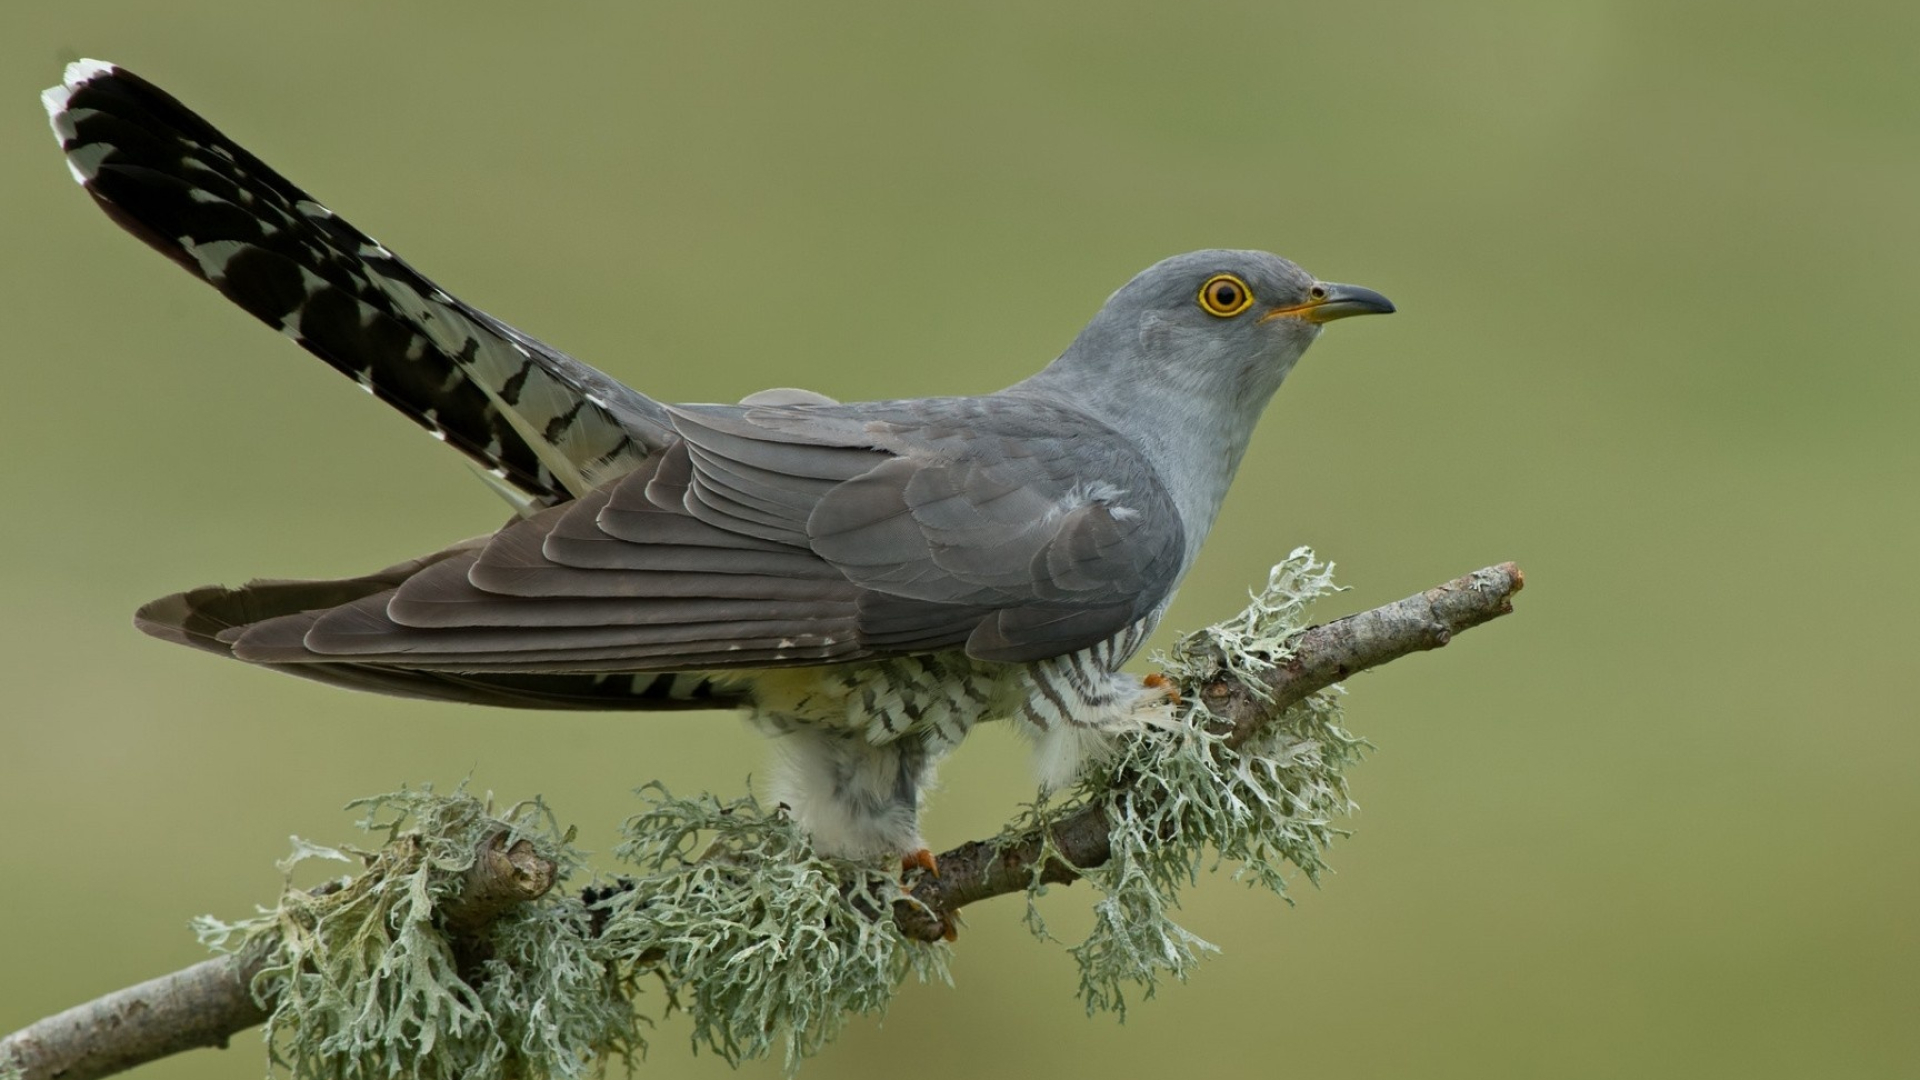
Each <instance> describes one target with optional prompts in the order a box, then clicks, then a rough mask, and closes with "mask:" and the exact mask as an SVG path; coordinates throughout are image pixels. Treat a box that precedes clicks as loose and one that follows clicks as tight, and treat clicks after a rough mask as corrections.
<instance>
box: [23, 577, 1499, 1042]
mask: <svg viewBox="0 0 1920 1080" xmlns="http://www.w3.org/2000/svg"><path fill="white" fill-rule="evenodd" d="M1522 584H1523V579H1522V577H1521V574H1520V570H1519V568H1518V567H1516V566H1514V565H1513V564H1512V563H1504V564H1502V565H1500V566H1494V567H1488V568H1487V569H1484V570H1479V571H1476V572H1474V573H1472V574H1469V575H1467V576H1466V577H1463V578H1459V579H1457V580H1454V581H1450V582H1448V583H1447V584H1445V585H1441V586H1439V587H1438V588H1434V589H1429V590H1427V591H1426V592H1424V593H1421V594H1419V595H1417V596H1410V597H1408V598H1406V599H1405V600H1401V601H1398V602H1396V603H1392V604H1388V605H1386V606H1384V607H1379V608H1375V609H1373V610H1372V611H1365V612H1361V613H1359V614H1357V615H1350V616H1348V617H1347V618H1344V619H1341V620H1339V621H1337V622H1332V623H1329V624H1327V625H1325V626H1317V627H1314V628H1312V629H1309V630H1306V631H1304V632H1302V633H1301V634H1300V635H1299V636H1298V637H1297V638H1295V639H1294V640H1293V641H1292V642H1291V649H1292V656H1291V658H1290V659H1289V660H1288V661H1286V662H1285V663H1283V664H1281V665H1279V666H1277V667H1275V668H1274V669H1273V670H1271V671H1269V672H1267V673H1266V674H1265V676H1264V677H1263V678H1261V679H1260V684H1261V685H1260V686H1259V687H1258V688H1255V687H1253V686H1249V685H1247V684H1246V683H1245V682H1243V681H1241V680H1239V679H1238V678H1235V677H1229V676H1225V675H1222V676H1221V677H1219V678H1216V679H1214V680H1213V681H1211V682H1209V683H1208V684H1206V685H1205V686H1204V687H1202V688H1201V691H1200V693H1201V694H1202V695H1203V696H1204V698H1205V700H1206V704H1207V707H1208V708H1209V709H1210V710H1211V711H1212V712H1213V713H1214V715H1216V716H1218V717H1221V718H1222V723H1223V724H1225V725H1226V727H1225V728H1223V729H1222V730H1223V731H1225V732H1227V733H1229V741H1230V742H1231V743H1233V744H1235V745H1238V744H1239V743H1240V742H1242V741H1244V740H1246V739H1247V738H1249V737H1250V736H1252V735H1254V734H1255V733H1257V732H1258V731H1259V730H1260V729H1261V728H1262V727H1264V726H1265V725H1267V724H1269V723H1271V722H1273V721H1274V720H1275V719H1276V718H1278V717H1279V716H1280V714H1281V713H1283V712H1285V711H1286V709H1287V708H1288V707H1289V706H1291V705H1294V704H1296V703H1298V702H1300V701H1301V700H1303V699H1305V698H1306V697H1307V696H1308V695H1309V694H1312V693H1314V692H1316V691H1318V690H1322V689H1325V688H1326V687H1328V686H1330V685H1332V684H1333V683H1335V682H1338V681H1340V680H1341V679H1344V678H1346V677H1348V676H1350V675H1354V674H1356V673H1358V672H1361V671H1365V670H1367V669H1368V668H1372V667H1377V666H1379V665H1381V664H1384V663H1387V662H1388V661H1390V660H1395V659H1398V658H1400V657H1402V656H1405V655H1407V654H1408V653H1414V652H1422V651H1425V650H1427V649H1436V648H1439V647H1440V646H1442V645H1445V644H1446V643H1447V642H1448V641H1449V640H1451V639H1452V637H1453V635H1454V634H1457V633H1459V632H1460V631H1462V630H1466V629H1469V628H1471V627H1474V626H1478V625H1480V624H1481V623H1483V622H1486V621H1488V620H1490V619H1494V618H1497V617H1499V616H1501V615H1505V614H1507V613H1508V612H1510V611H1512V610H1513V603H1512V599H1513V594H1514V593H1516V592H1519V591H1520V588H1521V585H1522ZM1109 832H1110V829H1109V825H1108V822H1107V820H1106V817H1105V815H1104V814H1103V813H1102V812H1101V811H1100V810H1099V809H1098V808H1092V809H1088V810H1084V811H1081V812H1079V813H1076V814H1074V815H1072V816H1070V817H1068V818H1067V819H1065V820H1063V821H1061V822H1058V823H1056V824H1055V825H1053V826H1052V846H1053V850H1054V851H1055V852H1057V853H1058V855H1059V856H1060V858H1057V859H1053V860H1050V861H1048V863H1047V864H1046V865H1045V866H1044V867H1042V868H1041V871H1040V875H1039V880H1041V881H1043V882H1048V883H1063V882H1070V881H1073V880H1075V879H1076V878H1078V877H1079V876H1080V873H1079V871H1078V870H1076V869H1075V867H1093V866H1098V865H1100V864H1102V863H1104V862H1105V861H1106V860H1107V859H1108V857H1109V856H1110V854H1111V852H1110V849H1109V841H1108V834H1109ZM1044 850H1045V845H1044V844H1043V843H1042V838H1041V837H1040V836H1038V835H1028V836H1025V837H1021V838H1019V839H1018V840H1016V841H1014V842H1012V843H1009V844H995V843H993V842H991V841H974V842H972V843H968V844H963V845H961V846H960V847H957V848H954V849H953V850H952V851H949V852H947V853H945V854H943V855H941V856H940V857H939V865H940V876H939V877H938V878H926V879H923V880H922V881H920V882H919V883H918V884H917V885H916V886H915V888H914V890H913V898H914V902H911V903H909V902H906V901H902V902H901V903H900V904H898V905H897V906H896V907H895V909H894V917H895V919H896V921H897V922H898V923H899V925H900V927H901V928H902V929H903V930H904V931H905V932H906V933H907V934H908V935H909V936H912V937H915V938H919V939H921V940H927V941H932V940H936V939H938V938H940V937H941V936H943V935H944V934H946V933H948V932H949V930H950V928H951V926H952V923H953V918H954V915H955V913H956V912H958V911H959V910H960V909H961V908H962V907H964V906H966V905H967V904H970V903H973V902H975V901H978V900H985V899H988V898H991V897H995V896H1004V895H1006V894H1008V893H1015V892H1021V891H1023V890H1025V889H1026V888H1027V887H1028V886H1029V885H1030V884H1031V883H1032V882H1033V881H1034V867H1035V865H1036V864H1037V863H1039V861H1040V859H1041V858H1042V852H1043V851H1044ZM478 854H479V857H478V859H477V860H476V862H475V864H474V869H473V871H472V872H471V873H470V874H469V875H468V877H467V879H466V882H465V887H464V889H463V890H462V892H461V894H460V896H459V898H458V899H457V900H455V901H453V902H452V903H450V904H449V905H448V906H447V907H446V908H445V909H444V910H443V912H442V916H443V926H444V927H445V928H447V930H448V932H449V933H450V934H452V935H453V936H454V938H455V945H456V948H462V947H464V948H467V949H471V950H478V949H484V947H485V946H484V942H483V940H482V939H483V938H484V933H485V930H486V928H487V927H488V925H489V924H491V923H492V922H493V920H495V919H497V918H499V917H500V916H501V915H503V914H505V913H506V912H507V911H508V910H510V909H511V908H512V907H513V906H514V905H516V904H519V903H525V902H527V901H530V900H534V899H537V898H538V897H540V896H542V895H544V894H545V893H546V892H547V890H548V889H550V888H551V887H552V884H553V879H554V871H555V868H554V867H553V865H552V864H551V863H548V862H547V861H546V860H544V859H542V858H540V857H539V856H537V855H535V854H534V853H533V852H532V849H531V846H530V845H528V844H527V843H526V842H525V841H521V842H520V843H518V844H515V845H514V846H512V847H511V848H507V847H505V846H504V836H503V835H495V836H493V837H490V838H489V839H488V840H487V841H486V842H485V843H483V844H482V845H481V847H480V850H479V853H478ZM265 953H266V950H264V949H254V950H250V951H249V952H248V953H247V954H245V955H242V956H223V957H216V958H215V959H212V960H207V961H203V962H201V963H198V964H195V965H193V966H192V967H189V968H186V969H184V970H181V971H176V972H174V973H173V974H171V975H163V976H161V977H160V978H157V979H153V980H150V981H148V982H144V983H141V984H140V985H138V986H132V987H128V988H126V989H124V990H118V991H115V992H113V993H111V994H107V995H106V996H104V997H101V998H98V999H96V1000H94V1001H90V1002H88V1003H86V1004H84V1005H79V1006H75V1007H74V1008H72V1009H68V1010H67V1011H66V1012H63V1013H61V1014H59V1015H57V1016H51V1017H48V1018H47V1019H45V1020H41V1021H39V1022H38V1023H35V1024H33V1025H31V1026H29V1027H25V1028H22V1029H21V1030H19V1031H16V1032H14V1033H13V1034H11V1035H8V1036H7V1037H6V1038H4V1039H0V1071H4V1070H5V1069H6V1068H7V1067H8V1066H9V1065H11V1066H14V1067H16V1068H19V1069H20V1070H22V1075H23V1077H24V1078H25V1080H55V1078H58V1080H92V1078H95V1077H101V1076H109V1075H112V1074H114V1073H117V1072H122V1071H124V1070H126V1069H130V1068H133V1067H134V1066H136V1065H140V1064H143V1063H145V1062H148V1061H153V1060H156V1059H158V1058H162V1057H166V1056H168V1055H170V1054H175V1053H178V1052H180V1051H182V1050H190V1049H193V1048H196V1047H202V1046H225V1045H226V1043H227V1039H228V1038H229V1037H230V1036H232V1035H234V1034H235V1033H237V1032H240V1031H244V1030H246V1029H247V1028H250V1027H253V1026H255V1025H256V1024H260V1023H262V1022H264V1021H265V1020H266V1017H267V1010H266V1009H264V1008H262V1007H261V1005H260V1004H259V1003H258V1002H256V1001H255V1000H254V997H253V993H252V990H251V987H252V984H253V980H254V977H255V976H256V975H258V974H259V971H260V969H261V966H262V964H263V963H264V955H265Z"/></svg>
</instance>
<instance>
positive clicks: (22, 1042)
mask: <svg viewBox="0 0 1920 1080" xmlns="http://www.w3.org/2000/svg"><path fill="white" fill-rule="evenodd" d="M555 869H556V868H555V867H554V865H553V864H552V863H551V862H549V861H548V860H546V859H544V858H542V857H540V856H539V855H538V854H536V853H535V852H534V850H533V845H532V844H530V843H528V842H527V841H525V840H521V841H519V842H517V843H515V844H514V845H512V846H511V847H508V846H507V845H506V834H505V833H497V834H495V835H493V836H490V837H488V839H487V840H486V841H485V842H484V843H482V844H481V845H480V849H479V851H478V852H477V858H475V860H474V864H473V869H472V870H471V871H469V872H468V874H467V877H466V880H465V882H464V887H463V888H462V890H461V892H460V895H459V896H458V897H456V898H455V899H454V900H453V901H451V902H450V903H448V904H447V906H446V907H445V908H444V909H443V910H442V916H443V923H444V925H445V926H446V927H447V929H448V932H449V933H450V934H452V935H454V937H455V941H456V945H458V944H459V943H460V942H461V941H463V940H468V939H477V937H478V936H479V935H480V934H481V933H482V932H483V931H484V930H485V929H486V926H487V925H488V924H489V923H491V922H492V921H493V920H495V919H498V918H499V917H500V916H501V915H504V914H505V913H506V912H507V911H508V910H510V909H511V908H512V907H514V906H515V905H517V904H522V903H526V902H527V901H530V900H536V899H539V898H540V897H541V896H542V895H544V894H545V893H546V892H547V890H548V889H550V888H552V887H553V880H554V873H555ZM269 952H270V950H269V949H265V948H260V947H254V948H249V949H247V950H246V951H245V952H243V953H240V954H236V955H233V956H217V957H214V958H213V959H211V960H203V961H201V962H200V963H198V964H195V965H193V966H192V967H189V968H185V969H183V970H180V971H176V972H174V973H172V974H171V975H162V976H160V977H159V978H157V979H149V980H147V981H146V982H143V983H141V984H139V985H138V986H129V987H127V988H126V989H124V990H116V991H114V992H113V993H111V994H107V995H105V996H104V997H99V998H95V999H94V1000H92V1001H89V1002H87V1003H86V1004H84V1005H76V1006H74V1007H73V1008H71V1009H68V1010H67V1011H66V1012H63V1013H60V1014H58V1015H56V1016H49V1017H47V1018H46V1019H44V1020H41V1021H39V1022H37V1023H34V1024H31V1025H29V1026H27V1027H24V1028H21V1029H20V1030H19V1031H16V1032H14V1033H13V1034H11V1035H8V1036H7V1037H6V1038H5V1039H0V1070H4V1069H5V1068H6V1067H7V1066H9V1065H11V1066H13V1067H16V1068H18V1069H20V1070H21V1071H22V1075H23V1077H24V1078H25V1080H56V1078H57V1080H93V1078H94V1077H101V1076H111V1075H113V1074H115V1073H119V1072H124V1071H126V1070H128V1069H131V1068H133V1067H134V1066H136V1065H143V1064H145V1063H147V1062H149V1061H156V1060H158V1059H160V1058H163V1057H168V1056H170V1055H172V1054H177V1053H179V1052H181V1051H182V1050H193V1049H197V1048H199V1047H202V1046H215V1047H225V1046H226V1045H227V1039H228V1038H229V1037H230V1036H232V1035H234V1034H237V1033H239V1032H242V1031H245V1030H246V1029H248V1028H250V1027H254V1026H256V1025H258V1024H261V1023H264V1022H265V1021H266V1019H267V1012H268V1010H267V1009H266V1008H262V1007H261V1005H260V1003H259V1002H257V1001H255V1000H254V997H253V990H252V986H253V980H254V977H255V976H257V975H259V974H260V969H261V967H262V966H263V965H264V964H265V962H266V959H267V956H268V954H269Z"/></svg>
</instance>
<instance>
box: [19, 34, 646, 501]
mask: <svg viewBox="0 0 1920 1080" xmlns="http://www.w3.org/2000/svg"><path fill="white" fill-rule="evenodd" d="M42 100H43V102H44V104H45V105H46V108H47V113H48V117H49V119H50V120H51V122H52V124H53V130H54V134H55V136H56V137H57V138H59V140H60V145H61V148H62V150H63V151H65V153H66V156H67V164H68V167H69V168H70V169H71V170H72V172H73V176H74V179H75V180H77V181H79V182H80V184H81V185H82V186H83V187H85V188H86V189H87V191H88V192H89V193H90V194H92V195H93V197H94V199H95V200H96V201H98V202H99V204H100V206H101V207H102V209H104V210H105V211H106V212H107V215H108V216H109V217H111V218H112V219H113V220H114V221H116V222H118V223H119V224H120V225H122V226H123V227H125V228H126V229H127V230H128V231H130V232H132V233H133V234H134V235H135V236H138V237H139V238H140V239H142V240H144V241H146V242H147V243H148V244H149V245H151V246H152V247H154V248H155V249H157V250H158V251H160V252H161V253H162V254H164V255H166V256H167V257H169V258H171V259H172V260H173V261H174V262H177V263H179V264H180V265H181V266H183V267H185V268H186V269H187V270H189V271H191V272H192V273H193V274H195V275H196V276H198V277H200V278H202V279H203V280H205V281H207V282H208V283H210V284H212V285H213V286H214V288H216V289H218V290H220V292H221V293H222V294H224V295H225V296H226V297H227V298H228V299H230V300H232V301H233V302H234V303H236V304H238V305H240V306H241V307H243V308H245V309H246V310H247V311H248V312H251V313H252V314H253V315H254V316H255V317H256V318H258V319H260V320H261V321H262V322H264V323H266V324H267V325H269V326H272V327H274V328H275V329H277V330H280V331H281V332H282V333H284V334H286V335H287V336H288V337H291V338H292V339H294V340H295V341H297V342H299V343H300V345H301V346H302V347H304V348H305V349H307V351H309V352H311V353H313V354H314V355H316V356H318V357H320V358H321V359H322V360H325V361H326V362H327V363H328V364H329V365H331V366H332V367H334V368H335V369H336V370H338V371H340V372H341V373H342V374H344V375H346V376H348V377H349V378H352V379H354V380H355V381H356V382H358V383H359V384H360V386H361V387H362V388H364V389H366V390H367V391H368V392H370V393H372V394H374V395H376V396H378V397H379V398H380V399H381V400H383V401H385V402H387V403H388V404H390V405H392V406H394V407H395V408H397V409H399V410H400V411H401V412H403V413H405V414H406V415H408V416H410V417H412V418H413V419H414V421H415V422H417V423H419V424H420V425H421V426H422V427H425V428H426V429H427V430H429V431H430V432H432V433H433V434H434V435H435V436H436V437H437V438H441V439H444V440H445V441H447V442H448V443H451V444H452V445H453V446H455V447H456V448H458V449H459V450H460V451H461V452H463V453H465V454H466V455H467V456H468V457H469V458H471V459H473V460H474V461H475V462H477V463H478V464H479V465H480V466H481V467H482V468H484V469H487V470H489V471H491V472H492V473H493V474H494V475H495V476H498V477H500V478H501V479H502V480H504V481H506V482H507V483H509V484H511V485H512V486H513V487H514V488H516V489H518V490H519V491H520V492H521V493H522V494H523V495H524V496H526V497H527V498H528V499H530V500H531V501H533V502H534V503H538V504H550V503H554V502H558V501H562V500H565V499H567V498H571V497H574V496H578V495H581V494H584V493H586V492H587V491H590V490H592V489H593V488H595V487H597V486H599V485H601V484H603V483H605V482H607V481H608V480H610V479H612V478H614V477H617V476H619V475H621V474H623V473H625V472H627V471H629V470H631V469H632V468H634V467H635V466H636V465H638V464H639V462H640V461H642V460H644V458H645V457H646V455H647V454H648V453H649V452H650V451H652V450H654V449H657V448H658V447H659V446H660V445H661V444H662V443H663V441H664V440H665V438H666V436H667V427H666V417H665V414H664V413H663V412H662V411H661V408H660V406H659V404H658V403H656V402H654V401H652V400H651V399H649V398H647V397H645V396H644V395H642V394H639V393H637V392H635V391H633V390H629V389H627V388H626V387H623V386H621V385H620V384H619V383H617V382H615V381H614V380H612V379H610V378H608V377H607V376H605V375H604V374H602V373H600V372H598V371H596V370H594V369H593V368H591V367H588V366H587V365H585V364H582V363H580V362H579V361H577V360H574V359H573V358H572V357H569V356H567V355H566V354H565V353H562V352H560V351H559V350H557V349H554V348H552V347H551V346H548V345H545V344H543V343H541V342H539V341H537V340H535V339H534V338H532V337H529V336H527V335H526V334H523V333H521V332H520V331H518V330H515V329H513V328H512V327H510V326H508V325H506V324H505V323H502V322H500V321H499V320H497V319H494V318H493V317H491V316H489V315H487V314H485V313H484V312H481V311H479V310H477V309H475V308H473V307H470V306H468V305H467V304H464V303H462V302H461V301H459V300H457V299H455V298H454V297H453V296H451V295H449V294H448V293H447V292H446V291H444V290H442V289H441V288H440V287H439V286H437V285H435V284H434V283H433V282H431V281H429V280H427V279H426V278H425V277H423V276H421V275H420V274H419V273H418V272H417V271H415V270H414V269H413V268H412V267H411V266H409V265H407V264H406V263H405V262H404V261H402V260H401V259H400V258H399V257H398V256H396V255H394V253H393V252H391V251H389V250H387V249H386V248H385V247H383V246H382V245H381V244H379V243H378V242H376V241H375V240H373V239H372V238H371V237H368V236H367V235H365V234H364V233H361V232H360V231H359V230H357V229H355V228H354V227H353V226H351V225H349V224H347V222H346V221H345V220H344V219H342V218H340V217H339V216H337V215H335V214H334V213H333V211H331V210H329V209H327V208H326V207H325V206H322V205H321V204H320V203H319V202H317V201H315V200H314V199H313V198H312V197H311V196H309V195H308V194H307V193H306V192H304V191H302V190H300V189H299V188H298V187H295V186H294V185H293V184H292V183H289V182H288V181H287V180H286V179H285V178H284V177H282V176H281V175H280V174H279V173H277V172H275V171H274V170H273V169H271V168H269V167H268V166H267V165H265V164H264V163H262V162H261V161H260V160H259V159H258V158H256V157H254V156H253V155H252V154H250V153H248V152H247V151H246V150H244V149H242V148H241V147H240V146H239V145H238V144H236V143H235V142H233V140H231V139H229V138H227V137H226V136H225V135H222V134H221V133H220V132H219V131H218V130H216V129H215V128H214V127H213V126H212V125H211V124H209V123H207V122H206V121H205V120H203V119H201V118H200V117H199V116H198V115H196V114H195V113H193V112H192V111H191V110H190V109H188V108H187V107H186V106H184V105H182V104H181V103H180V102H178V101H176V100H175V99H174V98H173V97H172V96H171V95H169V94H167V93H166V92H165V91H163V90H161V89H159V88H158V87H156V86H154V85H152V84H151V83H148V82H147V81H146V80H144V79H141V78H140V77H138V76H136V75H133V74H132V73H130V72H127V71H125V70H122V69H120V68H117V67H114V66H113V65H111V64H105V63H101V62H99V61H94V60H82V61H79V62H77V63H75V64H72V65H71V66H69V67H68V69H67V74H66V80H65V82H64V83H63V84H62V85H60V86H57V87H54V88H53V89H51V90H48V91H47V92H46V93H45V94H43V95H42Z"/></svg>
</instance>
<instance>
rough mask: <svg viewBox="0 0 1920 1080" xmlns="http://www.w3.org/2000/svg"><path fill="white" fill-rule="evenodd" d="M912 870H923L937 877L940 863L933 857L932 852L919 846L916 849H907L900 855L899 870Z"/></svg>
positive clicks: (902, 871) (903, 871) (905, 871)
mask: <svg viewBox="0 0 1920 1080" xmlns="http://www.w3.org/2000/svg"><path fill="white" fill-rule="evenodd" d="M914 870H925V871H926V872H927V873H929V874H932V875H933V876H934V877H939V876H940V863H939V861H938V860H936V859H935V858H934V857H933V852H931V851H929V850H927V849H926V848H921V849H919V850H918V851H909V852H907V853H906V854H905V855H902V856H900V872H901V873H903V874H905V873H910V872H912V871H914Z"/></svg>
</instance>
